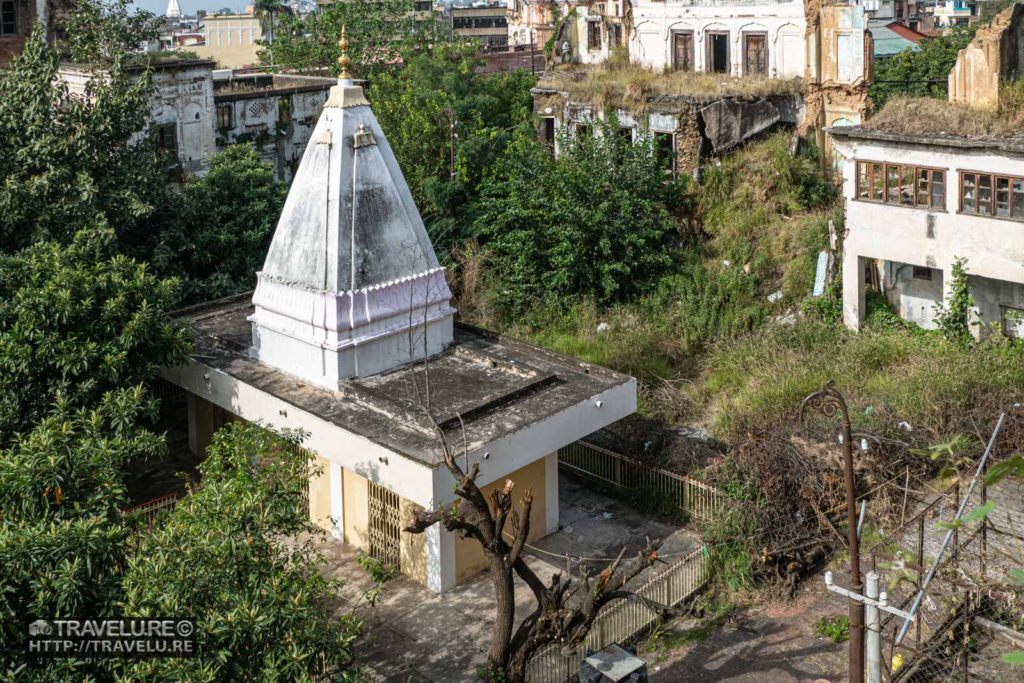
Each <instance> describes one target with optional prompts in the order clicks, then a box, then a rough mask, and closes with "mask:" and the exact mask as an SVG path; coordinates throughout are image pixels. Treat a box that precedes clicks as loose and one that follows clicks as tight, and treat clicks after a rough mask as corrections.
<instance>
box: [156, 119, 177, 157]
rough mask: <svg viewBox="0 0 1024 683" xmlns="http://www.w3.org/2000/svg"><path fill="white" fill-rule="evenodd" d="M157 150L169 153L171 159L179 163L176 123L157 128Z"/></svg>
mask: <svg viewBox="0 0 1024 683" xmlns="http://www.w3.org/2000/svg"><path fill="white" fill-rule="evenodd" d="M156 148H157V149H158V150H160V151H161V152H167V153H169V155H170V156H171V158H172V159H173V160H174V161H175V162H177V161H178V125H177V124H175V123H165V124H163V125H162V126H157V129H156Z"/></svg>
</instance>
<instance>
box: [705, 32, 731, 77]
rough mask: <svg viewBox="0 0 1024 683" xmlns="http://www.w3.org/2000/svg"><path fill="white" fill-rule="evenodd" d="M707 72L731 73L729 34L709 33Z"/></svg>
mask: <svg viewBox="0 0 1024 683" xmlns="http://www.w3.org/2000/svg"><path fill="white" fill-rule="evenodd" d="M707 36H708V60H707V69H706V70H707V71H710V72H711V73H716V74H727V73H729V33H728V32H727V31H708V33H707Z"/></svg>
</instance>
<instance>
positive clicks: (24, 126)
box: [0, 31, 165, 252]
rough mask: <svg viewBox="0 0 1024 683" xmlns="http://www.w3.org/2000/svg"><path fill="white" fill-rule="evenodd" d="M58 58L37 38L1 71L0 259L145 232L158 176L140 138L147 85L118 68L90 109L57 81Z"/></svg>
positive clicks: (96, 85)
mask: <svg viewBox="0 0 1024 683" xmlns="http://www.w3.org/2000/svg"><path fill="white" fill-rule="evenodd" d="M57 67H58V57H57V53H56V52H55V51H54V50H52V49H50V48H48V47H47V46H46V44H45V43H44V41H43V36H42V35H41V33H40V32H39V31H34V32H33V34H32V36H31V37H30V38H29V40H28V42H27V44H26V46H25V50H24V52H22V53H21V55H20V56H19V57H18V58H17V59H16V60H15V61H14V64H13V66H12V67H11V68H10V69H8V70H3V71H0V92H3V97H0V140H3V141H4V154H2V155H0V252H2V251H6V252H10V251H13V250H15V249H17V248H20V247H22V246H25V245H28V244H32V243H33V242H36V241H40V240H47V239H56V240H60V241H64V242H66V241H68V240H70V238H71V237H72V236H73V235H74V234H75V233H76V232H77V231H79V230H81V229H83V228H93V227H97V226H109V227H110V228H112V229H114V230H115V232H116V233H117V235H118V237H119V238H120V239H121V240H122V241H123V242H124V243H125V244H128V245H133V244H136V243H137V242H138V241H139V240H140V239H141V235H142V234H144V233H146V232H147V223H148V222H149V221H150V220H151V219H152V218H153V217H154V215H155V213H156V203H157V201H158V198H160V197H161V196H162V193H163V187H164V182H165V172H164V170H162V167H161V165H160V164H158V163H156V159H155V157H154V151H153V148H152V146H151V145H149V144H147V141H145V140H142V141H137V142H136V144H129V142H130V141H131V140H132V139H133V138H134V137H135V136H136V135H137V133H138V132H139V131H141V130H143V128H144V126H145V121H146V117H147V115H148V112H149V106H150V92H151V90H150V86H149V78H148V76H146V75H145V74H144V73H143V74H142V75H141V77H139V78H133V77H132V76H131V74H130V73H129V72H128V70H127V67H126V66H124V65H123V64H114V65H112V66H111V67H110V77H109V78H101V77H97V78H94V79H93V80H92V81H91V82H90V83H89V85H88V94H89V100H88V101H85V100H83V99H82V98H79V97H73V96H72V95H71V93H70V92H69V91H68V87H67V85H65V84H64V83H63V82H62V81H60V80H58V79H57Z"/></svg>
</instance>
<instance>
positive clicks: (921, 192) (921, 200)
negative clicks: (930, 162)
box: [917, 168, 930, 206]
mask: <svg viewBox="0 0 1024 683" xmlns="http://www.w3.org/2000/svg"><path fill="white" fill-rule="evenodd" d="M929 173H930V172H929V171H927V170H925V169H923V168H919V169H917V203H918V204H921V205H923V206H927V205H928V180H929V179H928V176H929Z"/></svg>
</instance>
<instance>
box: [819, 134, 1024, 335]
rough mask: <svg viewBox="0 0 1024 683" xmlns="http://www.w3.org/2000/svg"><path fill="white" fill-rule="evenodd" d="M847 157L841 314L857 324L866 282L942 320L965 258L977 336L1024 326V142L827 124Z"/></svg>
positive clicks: (931, 320)
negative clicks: (928, 135) (957, 265)
mask: <svg viewBox="0 0 1024 683" xmlns="http://www.w3.org/2000/svg"><path fill="white" fill-rule="evenodd" d="M829 132H830V133H831V135H832V137H833V140H834V141H835V145H836V149H837V151H839V153H840V154H841V155H842V156H843V158H844V161H843V162H842V170H843V196H844V199H845V201H846V228H847V234H846V238H845V241H844V243H843V319H844V321H845V322H846V324H847V326H849V327H851V328H854V329H857V328H859V327H860V326H861V324H862V323H863V321H864V316H865V314H866V305H865V295H866V290H867V287H869V286H872V287H876V288H878V289H880V290H881V291H882V292H883V293H884V294H885V295H886V297H887V299H888V300H889V302H890V303H891V304H892V305H893V307H894V308H895V309H896V311H897V312H898V313H899V314H900V316H901V317H903V318H904V319H906V320H909V321H912V322H915V323H917V324H918V325H920V326H921V327H923V328H926V329H933V328H935V327H936V312H937V307H938V306H940V305H942V303H943V302H945V301H946V300H947V299H948V296H949V293H950V289H951V283H952V270H953V264H954V262H955V261H956V260H957V259H963V260H964V264H965V270H966V271H967V273H968V287H969V289H970V293H971V296H972V297H973V299H974V303H975V309H974V311H973V312H972V315H971V325H972V328H973V329H972V331H973V332H974V334H975V335H976V336H985V335H987V334H992V333H997V332H1001V333H1003V334H1007V335H1010V336H1015V337H1020V336H1022V332H1024V327H1022V325H1021V322H1020V321H1021V320H1022V319H1024V146H1021V145H1015V144H1012V143H1010V142H1009V141H1004V142H1001V141H998V140H996V141H993V140H987V141H985V140H970V139H966V138H953V137H936V138H925V137H915V136H900V135H894V134H888V133H880V132H874V131H865V130H863V129H860V128H859V127H857V128H833V129H831V130H830V131H829Z"/></svg>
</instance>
